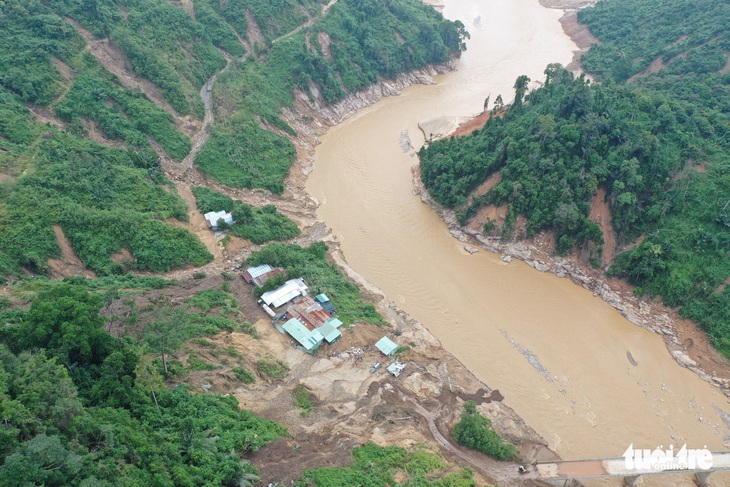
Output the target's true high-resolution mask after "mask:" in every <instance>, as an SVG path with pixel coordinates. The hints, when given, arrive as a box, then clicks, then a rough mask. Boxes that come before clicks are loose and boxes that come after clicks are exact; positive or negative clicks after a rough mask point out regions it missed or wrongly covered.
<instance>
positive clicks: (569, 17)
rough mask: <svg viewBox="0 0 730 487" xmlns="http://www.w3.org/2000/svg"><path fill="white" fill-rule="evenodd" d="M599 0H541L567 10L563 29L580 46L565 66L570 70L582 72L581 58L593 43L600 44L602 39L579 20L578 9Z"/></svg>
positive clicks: (543, 2)
mask: <svg viewBox="0 0 730 487" xmlns="http://www.w3.org/2000/svg"><path fill="white" fill-rule="evenodd" d="M596 3H597V0H587V1H585V0H583V1H581V0H540V4H541V5H542V6H544V7H547V8H556V9H560V10H563V11H565V14H564V15H563V16H562V17H561V19H560V23H561V24H562V26H563V31H564V32H565V34H566V35H568V36H569V37H570V38H571V39H573V42H575V44H576V45H577V46H578V50H577V51H574V52H573V60H572V61H571V62H570V63H569V64H568V65H567V66H566V67H565V69H567V70H568V71H573V72H580V71H582V66H581V64H580V58H581V56H583V53H585V52H587V51H588V49H590V47H591V46H592V45H593V44H600V41H599V40H598V39H597V38H596V37H594V36H593V34H591V32H590V31H589V30H588V27H586V26H585V25H583V24H581V23H579V22H578V10H580V9H582V8H586V7H589V6H591V5H595V4H596Z"/></svg>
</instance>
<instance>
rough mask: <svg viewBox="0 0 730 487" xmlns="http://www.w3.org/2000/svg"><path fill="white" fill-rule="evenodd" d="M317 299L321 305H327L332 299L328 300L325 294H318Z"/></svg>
mask: <svg viewBox="0 0 730 487" xmlns="http://www.w3.org/2000/svg"><path fill="white" fill-rule="evenodd" d="M315 299H316V300H317V301H319V302H320V303H325V302H327V301H329V300H330V298H328V297H327V295H326V294H325V293H322V294H317V296H316V297H315Z"/></svg>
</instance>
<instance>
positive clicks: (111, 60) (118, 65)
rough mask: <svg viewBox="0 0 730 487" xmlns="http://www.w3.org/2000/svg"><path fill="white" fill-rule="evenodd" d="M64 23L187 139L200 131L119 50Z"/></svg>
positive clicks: (106, 41)
mask: <svg viewBox="0 0 730 487" xmlns="http://www.w3.org/2000/svg"><path fill="white" fill-rule="evenodd" d="M66 22H68V23H69V24H71V25H73V26H74V27H75V28H76V30H77V31H78V32H79V34H81V36H82V37H83V38H84V39H85V40H86V48H87V49H88V50H89V52H91V54H93V55H94V58H96V60H97V61H98V62H99V64H101V65H102V66H104V68H105V69H106V70H107V71H109V72H111V73H112V74H114V75H115V76H116V77H117V79H118V80H119V82H120V83H122V85H124V86H125V87H127V88H130V89H133V90H134V89H139V90H140V91H142V93H144V94H145V95H146V96H147V98H149V99H150V100H152V101H153V102H154V103H155V104H156V105H157V106H159V107H160V108H162V109H163V110H165V111H166V112H167V113H169V114H170V115H172V117H173V120H174V121H175V125H176V126H177V127H178V128H179V129H180V130H181V131H183V133H185V134H186V135H187V136H188V137H192V135H193V134H194V133H195V132H197V131H198V130H199V129H200V125H201V123H200V122H199V121H198V120H196V119H195V118H194V117H192V116H190V115H186V116H182V115H180V114H179V113H177V112H176V111H175V109H174V108H172V106H171V105H170V104H169V103H168V102H167V101H166V100H165V98H164V97H163V96H162V92H161V91H160V89H159V88H158V87H157V86H156V85H155V84H153V83H152V82H150V81H149V80H147V79H145V78H141V77H139V76H137V74H136V73H135V72H134V71H133V70H132V68H131V63H130V62H129V60H128V59H127V56H126V55H125V54H124V52H122V50H121V49H119V48H118V47H116V46H115V45H114V44H113V43H112V42H111V41H110V40H109V39H96V38H94V36H93V34H92V33H91V32H90V31H88V30H87V29H84V28H83V27H82V26H81V25H80V24H79V23H78V22H76V21H74V20H73V19H69V18H67V19H66Z"/></svg>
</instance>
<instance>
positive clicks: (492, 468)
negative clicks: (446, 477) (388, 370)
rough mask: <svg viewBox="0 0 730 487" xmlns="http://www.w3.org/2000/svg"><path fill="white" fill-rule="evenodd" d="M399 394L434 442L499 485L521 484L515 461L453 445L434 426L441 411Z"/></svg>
mask: <svg viewBox="0 0 730 487" xmlns="http://www.w3.org/2000/svg"><path fill="white" fill-rule="evenodd" d="M400 396H401V398H402V399H403V400H404V401H407V402H409V403H411V404H412V405H413V408H414V410H415V411H416V412H417V413H418V414H420V415H421V416H422V417H423V418H424V419H425V420H426V421H427V422H428V429H429V430H430V431H431V434H432V435H433V438H434V440H436V442H437V443H438V444H439V445H441V446H442V447H443V448H445V449H446V450H448V451H449V453H451V454H452V455H455V456H457V457H458V458H460V459H461V460H463V461H465V462H466V463H467V464H468V465H469V466H470V467H472V468H473V469H474V470H477V471H479V472H480V473H481V474H483V475H485V476H487V477H488V478H490V479H492V480H494V481H496V482H498V483H499V485H522V482H515V481H516V480H517V479H518V478H519V479H520V480H523V479H524V477H518V476H519V474H518V473H517V467H518V464H517V463H513V462H499V461H497V460H494V459H492V458H489V457H488V456H486V455H479V454H478V453H475V452H471V451H464V450H462V449H461V448H459V447H457V446H455V445H454V444H453V443H451V442H450V441H449V440H448V439H447V438H446V437H445V436H444V435H443V434H442V433H441V431H439V429H438V427H437V426H436V421H439V423H440V424H443V421H442V420H441V411H437V412H436V413H435V414H434V413H431V412H430V411H428V410H427V409H426V408H424V407H423V406H421V405H420V404H419V403H418V401H416V400H415V399H414V398H413V397H408V396H406V395H405V394H403V393H402V392H401V393H400Z"/></svg>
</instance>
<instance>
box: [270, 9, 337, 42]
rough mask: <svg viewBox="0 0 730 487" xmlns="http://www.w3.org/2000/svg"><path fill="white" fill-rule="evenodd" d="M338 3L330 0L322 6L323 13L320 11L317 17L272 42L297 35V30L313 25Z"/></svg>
mask: <svg viewBox="0 0 730 487" xmlns="http://www.w3.org/2000/svg"><path fill="white" fill-rule="evenodd" d="M336 3H337V0H330V2H329V3H328V4H327V5H325V6H324V7H322V13H320V14H319V15H317V16H315V17H312V18H311V19H309V20H308V21H307V22H305V23H304V24H302V25H300V26H299V27H297V28H296V29H294V30H293V31H291V32H289V33H287V34H284V35H282V36H279V37H277V38H276V39H274V40H273V41H271V43H272V44H276V43H277V42H279V41H283V40H284V39H288V38H289V37H291V36H293V35H295V34H296V33H297V32H299V31H300V30H302V29H305V28H307V27H311V26H312V24H314V23H315V22H316V21H317V20H319V19H321V18H322V17H324V16H325V15H327V12H328V11H329V9H330V7H332V5H334V4H336Z"/></svg>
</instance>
